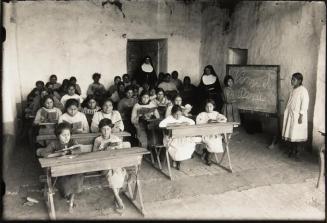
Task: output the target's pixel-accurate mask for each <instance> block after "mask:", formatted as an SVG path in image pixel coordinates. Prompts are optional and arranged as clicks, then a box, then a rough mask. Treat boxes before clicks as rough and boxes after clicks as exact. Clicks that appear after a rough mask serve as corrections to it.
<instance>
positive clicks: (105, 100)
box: [101, 98, 114, 108]
mask: <svg viewBox="0 0 327 223" xmlns="http://www.w3.org/2000/svg"><path fill="white" fill-rule="evenodd" d="M108 101H109V102H111V104H112V105H114V102H113V101H112V100H111V99H110V98H106V99H104V100H103V102H102V104H101V108H102V106H103V105H104V104H105V103H106V102H108Z"/></svg>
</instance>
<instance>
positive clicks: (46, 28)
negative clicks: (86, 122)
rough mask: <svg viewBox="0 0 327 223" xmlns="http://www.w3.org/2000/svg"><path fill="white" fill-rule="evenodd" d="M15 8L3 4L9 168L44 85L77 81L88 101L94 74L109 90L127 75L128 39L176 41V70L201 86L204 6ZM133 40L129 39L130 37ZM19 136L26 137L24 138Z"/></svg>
mask: <svg viewBox="0 0 327 223" xmlns="http://www.w3.org/2000/svg"><path fill="white" fill-rule="evenodd" d="M102 2H105V1H100V0H90V1H18V2H17V1H10V3H3V12H4V17H3V18H4V23H3V24H4V27H5V28H6V31H7V40H6V42H5V44H4V45H3V53H4V63H3V65H4V66H3V67H4V70H3V87H2V92H3V124H4V131H3V135H4V140H3V142H4V146H3V148H4V152H3V160H4V162H5V165H4V166H5V167H6V166H8V165H7V164H8V161H9V159H10V155H11V154H12V153H13V148H14V146H15V136H17V135H18V131H16V129H20V130H21V128H17V126H18V124H19V123H20V122H19V118H17V117H21V114H22V113H21V111H22V107H23V106H22V105H21V103H22V101H23V100H26V96H27V94H28V93H29V92H30V91H31V89H32V88H33V87H34V85H35V82H36V81H37V80H43V81H44V82H46V81H48V78H49V76H50V75H51V74H56V75H57V76H58V81H59V82H61V81H62V80H63V79H64V78H67V77H68V78H69V77H70V76H72V75H74V76H76V77H77V79H78V83H79V84H80V86H81V88H82V91H83V92H82V94H83V95H84V96H85V93H86V89H87V86H88V85H89V84H90V83H91V82H92V78H91V76H92V74H93V73H94V72H100V73H101V74H102V79H101V82H102V83H103V84H105V86H106V87H107V88H108V87H109V85H111V84H112V82H113V77H114V76H115V75H122V74H123V73H126V71H127V64H126V46H127V39H157V38H167V39H168V61H167V66H168V67H167V68H168V71H170V72H171V71H172V70H178V71H179V73H180V76H181V78H183V76H184V75H190V76H191V78H192V79H193V80H194V81H197V77H198V73H199V50H200V40H201V28H200V26H201V16H199V15H200V11H201V7H200V4H198V3H194V4H186V3H184V2H181V1H179V2H176V1H167V0H166V1H163V0H160V1H150V0H139V1H137V0H129V1H121V2H122V10H120V9H119V8H118V7H116V6H115V5H111V4H109V3H108V4H106V5H104V6H102ZM124 34H126V35H124ZM18 137H19V136H18Z"/></svg>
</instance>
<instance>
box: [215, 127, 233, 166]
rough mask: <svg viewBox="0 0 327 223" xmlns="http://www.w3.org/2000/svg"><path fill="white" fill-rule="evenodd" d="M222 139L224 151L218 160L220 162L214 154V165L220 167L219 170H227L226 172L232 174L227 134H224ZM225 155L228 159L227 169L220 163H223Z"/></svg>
mask: <svg viewBox="0 0 327 223" xmlns="http://www.w3.org/2000/svg"><path fill="white" fill-rule="evenodd" d="M224 138H225V150H224V153H223V155H222V156H221V158H220V161H218V156H217V154H216V153H215V160H216V163H215V164H216V165H218V166H220V167H221V168H223V169H225V170H227V171H230V172H233V169H232V163H231V160H230V155H229V146H228V144H229V140H228V138H227V134H226V133H224ZM226 154H227V157H228V164H229V169H228V168H226V167H225V166H223V165H222V164H221V163H222V162H223V160H224V158H225V155H226Z"/></svg>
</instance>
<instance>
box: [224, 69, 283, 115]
mask: <svg viewBox="0 0 327 223" xmlns="http://www.w3.org/2000/svg"><path fill="white" fill-rule="evenodd" d="M278 72H279V66H275V65H248V66H240V65H227V74H229V75H231V76H232V77H233V78H234V87H233V88H234V91H235V95H236V98H237V102H238V107H239V109H241V110H247V111H257V112H266V113H277V80H278V75H279V74H278Z"/></svg>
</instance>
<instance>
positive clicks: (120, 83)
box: [117, 81, 125, 89]
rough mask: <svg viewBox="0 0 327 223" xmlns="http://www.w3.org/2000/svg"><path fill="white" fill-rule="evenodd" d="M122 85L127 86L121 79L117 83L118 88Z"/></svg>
mask: <svg viewBox="0 0 327 223" xmlns="http://www.w3.org/2000/svg"><path fill="white" fill-rule="evenodd" d="M120 86H124V87H125V84H124V82H122V81H119V82H118V83H117V89H119V87H120Z"/></svg>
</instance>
